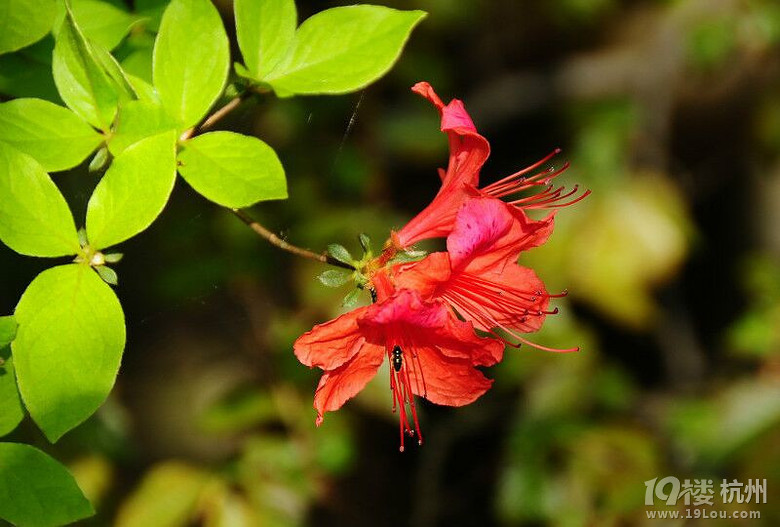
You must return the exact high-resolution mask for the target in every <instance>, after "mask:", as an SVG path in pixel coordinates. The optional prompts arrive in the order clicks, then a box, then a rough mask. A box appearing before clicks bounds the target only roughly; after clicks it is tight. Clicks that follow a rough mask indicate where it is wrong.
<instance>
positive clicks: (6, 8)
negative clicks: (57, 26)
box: [0, 0, 56, 53]
mask: <svg viewBox="0 0 780 527" xmlns="http://www.w3.org/2000/svg"><path fill="white" fill-rule="evenodd" d="M55 6H56V1H55V0H37V1H35V2H31V1H30V0H3V2H2V4H0V13H2V14H0V53H8V52H9V51H16V50H17V49H21V48H23V47H25V46H29V45H30V44H32V43H34V42H37V41H38V40H40V39H42V38H43V37H44V36H45V35H46V33H48V32H49V30H50V29H51V26H52V24H53V23H54V15H55V13H56V9H55Z"/></svg>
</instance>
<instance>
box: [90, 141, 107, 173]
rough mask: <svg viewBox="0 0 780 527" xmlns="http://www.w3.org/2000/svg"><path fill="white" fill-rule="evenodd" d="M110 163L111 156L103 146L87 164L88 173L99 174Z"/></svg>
mask: <svg viewBox="0 0 780 527" xmlns="http://www.w3.org/2000/svg"><path fill="white" fill-rule="evenodd" d="M110 161H111V155H110V154H109V153H108V148H106V147H105V146H104V147H103V148H101V149H100V150H98V151H97V152H95V155H94V157H93V158H92V160H91V161H90V162H89V171H90V172H100V171H101V170H103V168H104V167H106V166H107V165H108V164H109V162H110Z"/></svg>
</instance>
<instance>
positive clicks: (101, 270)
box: [95, 265, 119, 285]
mask: <svg viewBox="0 0 780 527" xmlns="http://www.w3.org/2000/svg"><path fill="white" fill-rule="evenodd" d="M95 272H97V274H98V275H99V276H100V278H102V279H103V281H104V282H105V283H107V284H108V285H119V276H118V275H117V274H116V271H114V270H113V269H111V268H110V267H106V266H105V265H98V266H97V267H95Z"/></svg>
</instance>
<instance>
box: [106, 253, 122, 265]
mask: <svg viewBox="0 0 780 527" xmlns="http://www.w3.org/2000/svg"><path fill="white" fill-rule="evenodd" d="M123 257H124V254H122V253H108V254H105V255H103V259H104V260H105V261H106V263H117V262H119V261H121V260H122V258H123Z"/></svg>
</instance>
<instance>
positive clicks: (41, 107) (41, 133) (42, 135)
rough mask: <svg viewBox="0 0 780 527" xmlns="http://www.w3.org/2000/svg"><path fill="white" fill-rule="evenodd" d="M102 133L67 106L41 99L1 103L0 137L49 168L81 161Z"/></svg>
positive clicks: (51, 169) (54, 170)
mask: <svg viewBox="0 0 780 527" xmlns="http://www.w3.org/2000/svg"><path fill="white" fill-rule="evenodd" d="M102 140H103V137H102V136H101V135H100V134H99V133H97V132H96V131H95V130H94V129H93V128H92V127H91V126H89V125H88V124H87V123H86V122H84V121H83V120H82V119H81V118H79V117H78V116H77V115H76V114H75V113H73V112H72V111H70V110H69V109H67V108H63V107H62V106H59V105H57V104H54V103H51V102H49V101H44V100H41V99H14V100H11V101H8V102H5V103H2V104H0V141H5V142H6V143H8V144H10V145H12V146H14V147H15V148H17V149H18V150H21V151H22V152H24V153H25V154H28V155H30V156H32V157H33V158H35V160H36V161H38V162H39V163H40V164H41V166H43V168H44V169H46V170H47V171H49V172H56V171H58V170H67V169H69V168H73V167H74V166H76V165H78V164H79V163H81V162H82V161H84V159H86V157H87V156H88V155H89V154H90V153H91V152H93V151H94V150H95V148H97V146H98V145H99V144H100V143H101V141H102Z"/></svg>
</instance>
